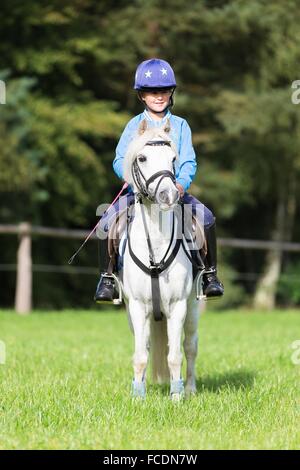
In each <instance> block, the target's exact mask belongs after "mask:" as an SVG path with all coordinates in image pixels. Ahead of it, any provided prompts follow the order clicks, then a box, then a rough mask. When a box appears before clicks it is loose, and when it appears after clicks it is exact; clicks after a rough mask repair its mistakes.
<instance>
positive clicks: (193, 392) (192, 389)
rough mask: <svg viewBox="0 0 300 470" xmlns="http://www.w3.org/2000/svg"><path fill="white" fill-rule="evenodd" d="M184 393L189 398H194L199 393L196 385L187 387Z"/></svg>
mask: <svg viewBox="0 0 300 470" xmlns="http://www.w3.org/2000/svg"><path fill="white" fill-rule="evenodd" d="M184 393H185V396H186V397H187V398H192V397H194V396H196V395H197V389H196V387H185V390H184Z"/></svg>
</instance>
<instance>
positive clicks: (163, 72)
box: [160, 68, 168, 75]
mask: <svg viewBox="0 0 300 470" xmlns="http://www.w3.org/2000/svg"><path fill="white" fill-rule="evenodd" d="M160 71H161V73H162V74H163V75H167V73H168V72H167V69H164V68H162V69H160Z"/></svg>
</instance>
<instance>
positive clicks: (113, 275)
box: [110, 273, 123, 305]
mask: <svg viewBox="0 0 300 470" xmlns="http://www.w3.org/2000/svg"><path fill="white" fill-rule="evenodd" d="M110 276H111V277H113V278H114V280H115V282H116V286H117V289H118V293H119V297H118V298H117V299H113V304H114V305H121V304H122V302H123V297H122V286H121V282H120V281H119V278H118V277H117V276H116V275H115V274H114V273H111V274H110Z"/></svg>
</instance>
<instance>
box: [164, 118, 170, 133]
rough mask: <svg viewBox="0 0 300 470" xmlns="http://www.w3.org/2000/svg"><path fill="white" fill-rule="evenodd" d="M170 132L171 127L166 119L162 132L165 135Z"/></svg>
mask: <svg viewBox="0 0 300 470" xmlns="http://www.w3.org/2000/svg"><path fill="white" fill-rule="evenodd" d="M170 130H171V125H170V119H169V118H168V119H167V120H166V122H165V124H164V126H163V131H164V132H165V133H166V134H169V132H170Z"/></svg>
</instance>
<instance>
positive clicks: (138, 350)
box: [129, 300, 150, 398]
mask: <svg viewBox="0 0 300 470" xmlns="http://www.w3.org/2000/svg"><path fill="white" fill-rule="evenodd" d="M129 313H130V318H131V322H132V326H133V332H134V342H135V351H134V355H133V369H134V379H133V382H132V395H133V397H135V398H145V396H146V368H147V363H148V357H149V337H150V317H149V314H148V313H146V308H145V304H142V303H141V302H139V301H137V300H130V301H129Z"/></svg>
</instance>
